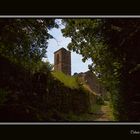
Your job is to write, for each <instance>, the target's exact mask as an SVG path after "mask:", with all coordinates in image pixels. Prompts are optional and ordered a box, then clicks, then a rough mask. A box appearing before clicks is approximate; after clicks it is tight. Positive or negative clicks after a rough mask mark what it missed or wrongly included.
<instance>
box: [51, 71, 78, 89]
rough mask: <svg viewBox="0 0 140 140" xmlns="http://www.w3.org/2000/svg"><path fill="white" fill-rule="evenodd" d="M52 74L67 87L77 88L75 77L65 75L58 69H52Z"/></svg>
mask: <svg viewBox="0 0 140 140" xmlns="http://www.w3.org/2000/svg"><path fill="white" fill-rule="evenodd" d="M52 75H53V76H54V77H55V78H57V79H58V80H59V81H61V82H62V83H63V84H64V85H65V86H67V87H69V88H72V89H78V88H79V85H78V82H77V80H76V77H73V76H69V75H66V74H64V73H62V72H60V71H53V72H52Z"/></svg>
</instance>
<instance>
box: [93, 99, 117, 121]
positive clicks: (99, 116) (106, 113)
mask: <svg viewBox="0 0 140 140" xmlns="http://www.w3.org/2000/svg"><path fill="white" fill-rule="evenodd" d="M95 115H96V118H95V120H94V121H114V117H113V115H112V110H111V108H110V106H109V102H107V101H106V102H105V105H102V106H101V108H100V109H99V110H98V111H97V112H96V113H95Z"/></svg>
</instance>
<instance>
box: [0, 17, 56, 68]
mask: <svg viewBox="0 0 140 140" xmlns="http://www.w3.org/2000/svg"><path fill="white" fill-rule="evenodd" d="M53 27H58V26H57V24H56V23H55V19H28V18H27V19H24V18H22V19H14V18H12V19H7V18H6V19H0V28H1V30H0V55H3V56H6V57H8V58H10V59H11V60H13V61H14V62H18V63H21V64H23V65H31V64H32V63H33V62H37V61H39V60H41V59H42V57H45V53H46V49H47V46H48V39H50V38H52V36H51V35H50V34H49V32H48V31H49V30H50V29H51V28H53Z"/></svg>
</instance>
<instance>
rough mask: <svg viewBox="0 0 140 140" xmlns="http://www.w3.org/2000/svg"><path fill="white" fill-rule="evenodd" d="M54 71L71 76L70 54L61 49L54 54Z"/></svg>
mask: <svg viewBox="0 0 140 140" xmlns="http://www.w3.org/2000/svg"><path fill="white" fill-rule="evenodd" d="M54 70H56V71H62V72H63V73H65V74H67V75H71V52H70V51H67V50H66V49H65V48H61V49H59V50H57V51H56V52H54Z"/></svg>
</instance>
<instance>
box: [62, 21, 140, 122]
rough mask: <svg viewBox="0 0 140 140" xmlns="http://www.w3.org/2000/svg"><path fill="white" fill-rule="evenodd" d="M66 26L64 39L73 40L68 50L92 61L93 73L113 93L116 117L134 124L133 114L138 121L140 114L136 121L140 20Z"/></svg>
mask: <svg viewBox="0 0 140 140" xmlns="http://www.w3.org/2000/svg"><path fill="white" fill-rule="evenodd" d="M63 22H64V24H65V28H64V29H63V30H62V32H63V35H64V36H66V37H71V40H72V41H71V43H70V44H69V45H68V48H69V49H70V50H73V51H76V52H77V53H79V54H82V56H83V61H85V60H86V59H87V58H91V59H92V61H93V64H92V65H91V66H90V69H91V70H92V71H93V72H95V73H96V75H98V79H100V80H101V81H102V83H103V84H104V85H105V87H106V88H107V90H109V91H110V92H111V95H112V101H113V104H114V108H115V110H116V113H115V114H116V117H117V118H118V119H119V120H125V121H126V120H132V114H133V119H134V120H136V118H138V116H140V114H139V115H138V116H137V117H136V113H134V111H133V110H134V109H135V108H133V109H132V107H131V105H132V104H133V100H131V99H132V98H131V97H132V96H134V94H136V92H137V93H138V91H139V87H138V84H136V83H137V82H138V81H137V80H136V75H137V76H138V77H139V74H138V71H139V70H140V69H139V60H140V55H139V54H140V49H139V46H140V42H139V39H138V37H139V35H140V20H139V19H115V18H114V19H64V20H63ZM134 69H135V70H134ZM133 70H134V71H133ZM132 71H133V73H135V74H134V75H135V80H134V76H132V73H131V72H132ZM136 73H137V74H136ZM131 80H133V82H134V83H135V86H134V85H133V83H131V82H130V81H131ZM132 85H133V86H132ZM134 87H135V90H134ZM135 107H136V106H135ZM132 112H133V113H132ZM136 112H138V110H137V111H136ZM137 114H138V113H137Z"/></svg>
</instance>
